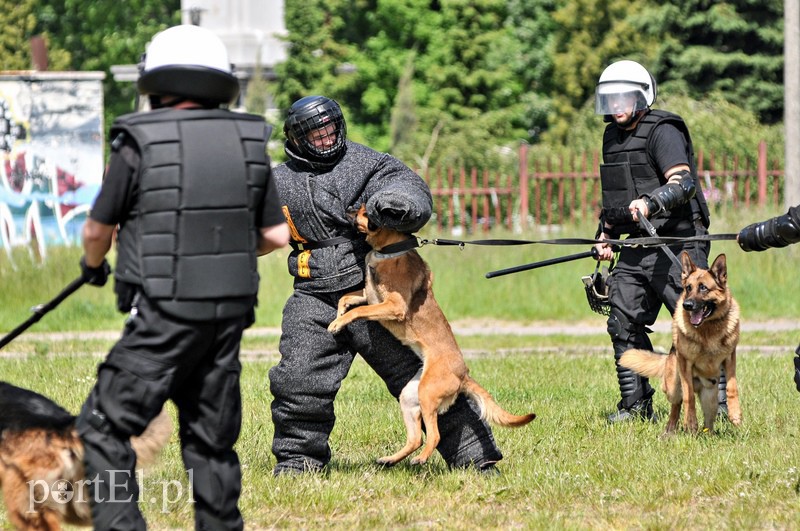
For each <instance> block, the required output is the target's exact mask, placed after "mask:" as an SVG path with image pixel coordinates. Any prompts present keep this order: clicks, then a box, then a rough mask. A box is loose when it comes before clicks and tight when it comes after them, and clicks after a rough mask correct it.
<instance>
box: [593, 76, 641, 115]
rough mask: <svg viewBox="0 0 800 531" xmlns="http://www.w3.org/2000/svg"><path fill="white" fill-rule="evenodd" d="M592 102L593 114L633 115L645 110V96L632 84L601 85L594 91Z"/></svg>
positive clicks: (639, 88)
mask: <svg viewBox="0 0 800 531" xmlns="http://www.w3.org/2000/svg"><path fill="white" fill-rule="evenodd" d="M594 101H595V106H594V112H595V114H603V115H607V114H624V113H634V112H636V111H641V110H644V109H646V108H647V95H646V94H645V92H644V90H643V89H642V88H641V87H640V86H638V85H636V84H632V83H620V82H614V83H607V84H606V83H601V84H599V85H597V89H596V90H595V96H594Z"/></svg>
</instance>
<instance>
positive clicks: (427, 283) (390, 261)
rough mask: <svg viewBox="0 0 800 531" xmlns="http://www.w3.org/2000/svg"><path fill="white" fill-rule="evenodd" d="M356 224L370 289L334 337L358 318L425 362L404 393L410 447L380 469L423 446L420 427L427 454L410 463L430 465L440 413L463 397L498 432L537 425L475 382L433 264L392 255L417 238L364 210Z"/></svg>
mask: <svg viewBox="0 0 800 531" xmlns="http://www.w3.org/2000/svg"><path fill="white" fill-rule="evenodd" d="M355 222H356V226H357V227H358V230H359V231H360V232H362V233H365V234H366V235H367V243H368V244H369V245H370V246H371V247H372V251H371V252H370V253H369V254H367V258H366V265H367V275H366V277H367V278H366V284H365V288H364V290H362V291H356V292H353V293H348V294H347V295H344V296H343V297H342V298H341V299H340V300H339V307H338V314H337V315H338V316H337V318H336V319H335V320H334V321H333V322H332V323H331V324H330V326H328V330H329V331H331V332H332V333H334V334H336V333H338V332H339V331H341V330H342V329H343V328H344V327H345V326H347V325H348V324H350V323H352V322H353V321H355V320H357V319H368V320H371V321H378V322H380V323H381V324H382V325H383V326H384V327H386V329H387V330H389V332H391V333H392V335H394V336H395V337H396V338H397V339H399V340H400V341H401V342H402V343H403V344H404V345H406V346H408V347H410V348H411V349H412V350H413V351H414V352H415V353H416V354H417V355H418V356H419V357H420V358H421V359H422V361H423V365H422V369H420V371H419V372H418V373H417V374H416V376H415V377H414V378H412V379H411V381H410V382H409V383H408V384H407V385H406V386H405V387H404V388H403V390H402V392H401V393H400V408H401V410H402V413H403V422H404V423H405V426H406V431H407V439H406V444H405V446H404V447H403V448H402V449H401V450H400V451H398V452H397V453H395V454H392V455H389V456H386V457H381V458H380V459H378V463H379V464H382V465H389V466H391V465H394V464H396V463H398V462H399V461H401V460H402V459H404V458H406V457H408V456H409V455H411V454H412V453H413V452H414V451H416V450H417V449H418V448H419V447H420V446H422V425H421V422H424V423H425V432H426V442H425V448H424V449H423V450H422V452H420V454H419V455H418V456H416V457H415V458H413V459H412V460H411V463H412V464H414V465H417V464H423V463H425V462H426V461H427V460H428V459H429V458H430V457H431V454H432V453H433V451H434V450H435V449H436V446H437V445H438V444H439V440H440V435H439V428H438V423H437V419H438V414H439V413H444V412H445V411H447V409H448V408H449V407H450V406H451V405H452V404H453V402H455V400H456V398H458V395H459V394H460V393H464V394H466V395H468V396H469V397H471V398H472V399H473V400H475V402H476V403H477V404H478V406H479V407H480V410H481V416H482V418H483V419H485V420H487V421H489V422H491V423H493V424H496V425H498V426H506V427H517V426H524V425H525V424H527V423H529V422H530V421H532V420H533V419H534V418H536V415H535V414H533V413H529V414H527V415H512V414H511V413H508V412H507V411H504V410H503V409H502V408H501V407H500V406H499V405H497V403H496V402H495V401H494V399H493V398H492V396H491V395H490V394H489V392H488V391H486V390H485V389H484V388H483V387H481V386H480V385H479V384H478V382H476V381H475V380H473V379H472V378H471V377H470V376H469V369H468V368H467V366H466V364H465V363H464V358H463V356H462V354H461V349H459V347H458V344H457V343H456V339H455V337H454V336H453V331H452V329H451V328H450V324H449V323H448V321H447V318H446V317H445V316H444V313H443V312H442V310H441V308H440V307H439V305H438V304H437V303H436V300H435V299H434V297H433V290H432V283H433V275H432V274H431V271H430V269H429V268H428V265H427V264H426V263H425V261H424V260H423V259H422V257H420V255H419V253H417V251H416V250H414V249H413V246H404V247H405V249H403V250H402V251H399V252H391V251H390V249H391V248H392V247H390V246H392V245H393V244H398V243H401V242H406V241H407V240H408V239H409V238H410V237H412V236H409V235H408V234H405V233H402V232H398V231H396V230H393V229H390V228H386V227H376V226H375V225H373V224H370V223H369V219H368V218H367V215H366V209H365V208H364V206H363V205H362V206H361V208H360V209H359V210H358V212H356V213H355Z"/></svg>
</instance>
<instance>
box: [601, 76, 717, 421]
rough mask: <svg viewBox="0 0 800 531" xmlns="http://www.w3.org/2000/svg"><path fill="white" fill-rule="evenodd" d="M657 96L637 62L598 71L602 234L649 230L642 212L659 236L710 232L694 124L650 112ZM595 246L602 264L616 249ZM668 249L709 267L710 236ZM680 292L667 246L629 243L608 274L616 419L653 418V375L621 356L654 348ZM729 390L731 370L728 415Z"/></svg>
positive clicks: (677, 269) (678, 274) (634, 233)
mask: <svg viewBox="0 0 800 531" xmlns="http://www.w3.org/2000/svg"><path fill="white" fill-rule="evenodd" d="M655 99H656V83H655V80H654V79H653V77H652V76H651V75H650V73H649V72H648V71H647V70H646V69H645V68H644V67H643V66H642V65H640V64H639V63H636V62H634V61H618V62H615V63H613V64H611V65H610V66H608V68H606V69H605V70H604V71H603V73H602V75H601V76H600V80H599V82H598V84H597V88H596V94H595V103H596V109H595V111H596V112H597V114H602V115H604V116H605V119H606V121H607V122H610V123H609V124H608V125H607V126H606V129H605V133H604V135H603V162H604V163H603V164H602V165H601V167H600V180H601V186H602V192H603V208H602V211H601V214H600V228H599V229H598V234H597V238H598V239H601V240H604V239H619V237H620V236H621V235H623V234H630V235H631V236H645V235H647V234H646V233H645V232H644V231H642V230H641V229H640V226H639V216H644V217H645V218H647V219H649V220H650V222H651V223H652V225H653V227H655V229H656V230H657V232H658V235H660V236H674V237H681V236H696V235H702V234H707V228H708V225H709V214H708V207H707V206H706V202H705V198H704V197H703V192H702V191H701V189H700V183H699V182H698V180H697V171H696V168H695V165H694V164H695V163H694V152H693V149H692V141H691V138H690V136H689V130H688V128H687V127H686V124H685V123H684V121H683V120H682V119H681V117H680V116H677V115H675V114H672V113H668V112H665V111H661V110H653V109H651V108H650V106H651V105H652V104H653V103H654V102H655ZM596 249H597V251H598V253H599V256H600V259H601V260H611V259H612V257H613V254H614V251H613V250H612V248H611V246H610V245H608V244H598V245H597V246H596ZM670 249H671V250H672V251H673V253H674V254H675V255H680V253H681V252H682V251H684V250H685V251H687V252H688V253H689V255H690V256H691V258H692V260H693V261H694V263H695V264H697V265H698V266H699V267H708V251H709V245H708V244H707V242H703V243H697V242H695V243H689V244H684V245H677V246H671V247H670ZM682 289H683V288H682V286H681V268H680V266H679V265H678V264H676V263H675V261H674V260H672V259H671V258H670V256H669V255H668V254H667V253H665V250H664V249H659V248H657V247H651V248H633V247H623V248H622V250H621V251H620V252H619V256H618V259H617V263H616V267H615V268H614V269H613V272H612V273H611V275H610V277H609V279H608V297H609V303H610V306H611V314H610V316H609V318H608V333H609V335H610V336H611V342H612V345H613V347H614V359H615V362H616V368H617V380H618V383H619V388H620V394H621V400H620V402H619V404H618V405H617V411H616V412H615V413H613V414H612V415H610V416H609V418H608V420H609V422H620V421H625V420H629V419H634V418H647V419H652V418H653V406H652V395H653V392H654V391H653V388H652V387H651V386H650V384H649V382H648V380H647V379H646V378H643V377H641V376H639V375H637V374H636V373H634V372H633V371H631V370H630V369H626V368H624V367H621V366H620V365H619V358H620V356H622V353H623V352H625V351H626V350H628V349H630V348H640V349H647V350H652V349H653V347H652V343H651V342H650V338H649V336H648V333H649V332H650V330H649V328H648V327H649V326H650V325H652V324H653V323H654V322H655V320H656V317H657V316H658V313H659V310H660V309H661V306H662V304H664V305H666V307H667V309H668V310H669V312H670V314H672V313H674V311H675V305H676V303H677V300H678V298H679V296H680V293H681V291H682ZM725 387H726V385H725V379H724V375H723V377H722V378H721V381H720V383H719V389H720V408H721V409H722V410H723V411H726V410H727V402H726V399H725Z"/></svg>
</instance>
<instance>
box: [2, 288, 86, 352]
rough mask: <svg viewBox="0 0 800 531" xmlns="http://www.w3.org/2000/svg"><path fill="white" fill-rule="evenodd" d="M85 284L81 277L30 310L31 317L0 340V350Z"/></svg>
mask: <svg viewBox="0 0 800 531" xmlns="http://www.w3.org/2000/svg"><path fill="white" fill-rule="evenodd" d="M85 283H86V280H84V278H83V277H82V276H81V277H78V278H76V279H75V280H73V281H72V282H70V283H69V285H68V286H67V287H66V288H64V290H63V291H62V292H61V293H59V294H58V295H56V296H55V297H54V298H53V300H51V301H50V302H46V303H44V304H39V305H36V306H34V307H33V308H31V311H32V312H33V315H31V316H30V317H29V318H28V320H27V321H25V322H24V323H22V324H21V325H19V326H18V327H16V328H15V329H14V330H12V331H11V332H9V333H8V335H6V336H5V337H4V338H3V339H0V349H2V348H3V347H5V346H6V345H8V344H9V343H11V342H12V341H13V340H14V338H15V337H17V336H18V335H20V334H21V333H22V332H24V331H25V330H27V329H28V328H30V327H31V326H33V325H34V324H35V323H37V322H38V321H39V319H41V318H42V317H44V314H46V313H47V312H49V311H50V310H52V309H53V308H55V307H56V306H58V305H59V304H60V303H61V301H63V300H64V299H66V298H67V297H69V296H70V295H72V294H73V293H75V292H76V291H77V290H78V288H80V287H81V286H83V285H84V284H85Z"/></svg>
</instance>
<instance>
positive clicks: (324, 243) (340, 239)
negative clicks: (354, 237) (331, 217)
mask: <svg viewBox="0 0 800 531" xmlns="http://www.w3.org/2000/svg"><path fill="white" fill-rule="evenodd" d="M349 241H351V238H348V237H346V236H337V237H335V238H330V239H328V240H321V241H318V242H295V241H291V242H289V245H290V246H291V247H292V249H294V250H295V251H309V250H312V249H322V248H323V247H332V246H334V245H339V244H340V243H345V242H349Z"/></svg>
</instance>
